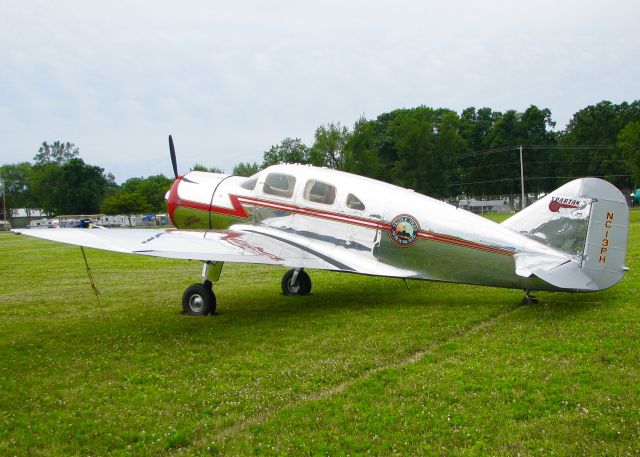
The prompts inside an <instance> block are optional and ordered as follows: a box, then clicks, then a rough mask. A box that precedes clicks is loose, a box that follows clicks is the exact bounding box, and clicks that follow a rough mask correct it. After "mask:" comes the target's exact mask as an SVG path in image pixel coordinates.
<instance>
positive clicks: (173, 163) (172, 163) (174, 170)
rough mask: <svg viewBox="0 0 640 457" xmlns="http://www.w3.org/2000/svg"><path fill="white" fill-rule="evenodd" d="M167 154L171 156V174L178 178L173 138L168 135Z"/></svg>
mask: <svg viewBox="0 0 640 457" xmlns="http://www.w3.org/2000/svg"><path fill="white" fill-rule="evenodd" d="M169 154H170V155H171V165H173V174H174V175H175V177H176V179H177V178H178V161H177V160H176V148H175V147H174V146H173V138H172V137H171V135H169Z"/></svg>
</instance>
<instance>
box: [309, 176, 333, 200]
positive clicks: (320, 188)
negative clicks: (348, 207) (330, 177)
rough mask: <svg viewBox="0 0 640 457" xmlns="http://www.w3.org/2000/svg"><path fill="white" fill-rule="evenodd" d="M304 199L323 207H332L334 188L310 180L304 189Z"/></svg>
mask: <svg viewBox="0 0 640 457" xmlns="http://www.w3.org/2000/svg"><path fill="white" fill-rule="evenodd" d="M304 199H305V200H308V201H310V202H314V203H322V204H323V205H333V202H334V201H335V200H336V188H335V187H334V186H332V185H331V184H327V183H325V182H322V181H316V180H314V179H311V180H309V181H308V182H307V185H306V186H305V187H304Z"/></svg>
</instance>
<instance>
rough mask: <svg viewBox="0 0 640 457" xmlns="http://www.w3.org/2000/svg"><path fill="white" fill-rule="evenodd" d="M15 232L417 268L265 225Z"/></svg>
mask: <svg viewBox="0 0 640 457" xmlns="http://www.w3.org/2000/svg"><path fill="white" fill-rule="evenodd" d="M13 231H14V232H15V233H19V234H23V235H27V236H32V237H36V238H42V239H45V240H50V241H56V242H60V243H67V244H73V245H77V246H85V247H89V248H95V249H102V250H106V251H114V252H120V253H125V254H140V255H147V256H154V257H166V258H171V259H184V260H200V261H213V262H238V263H257V264H267V265H281V266H287V267H293V268H309V269H320V270H334V271H346V272H353V273H362V274H372V275H373V274H375V275H385V276H397V277H413V276H415V275H416V273H415V272H413V271H409V270H405V269H400V268H395V267H393V266H390V265H383V264H381V263H378V262H377V259H376V258H375V256H374V255H373V253H364V255H363V253H358V254H356V253H353V252H350V251H349V250H346V249H340V248H337V247H336V246H335V245H332V244H329V243H325V244H326V246H325V245H319V244H318V243H315V244H310V243H308V242H307V241H306V240H305V239H304V238H303V237H298V236H295V235H292V234H287V233H283V232H281V231H277V230H270V229H268V228H265V227H255V226H250V225H246V226H240V227H239V228H238V229H236V230H178V229H155V230H154V229H148V230H147V229H79V228H60V229H24V230H13Z"/></svg>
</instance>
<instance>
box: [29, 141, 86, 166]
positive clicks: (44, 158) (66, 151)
mask: <svg viewBox="0 0 640 457" xmlns="http://www.w3.org/2000/svg"><path fill="white" fill-rule="evenodd" d="M79 155H80V150H79V149H78V148H77V147H76V145H75V144H73V143H69V142H68V141H67V142H66V143H63V142H61V141H54V142H53V144H48V143H47V142H46V141H44V142H43V143H42V146H40V149H38V153H37V154H36V155H35V157H34V158H33V160H34V161H35V162H36V163H37V164H45V163H57V164H58V165H63V164H65V163H67V162H68V161H69V160H71V159H73V158H76V157H78V156H79Z"/></svg>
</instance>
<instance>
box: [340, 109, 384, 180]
mask: <svg viewBox="0 0 640 457" xmlns="http://www.w3.org/2000/svg"><path fill="white" fill-rule="evenodd" d="M376 127H377V123H376V121H374V120H372V121H369V120H367V119H365V118H364V117H361V118H360V119H358V120H357V121H356V123H355V124H354V126H353V131H352V133H351V135H350V136H349V140H348V141H347V144H346V145H345V150H346V151H347V153H346V154H348V156H350V157H351V160H350V161H347V166H346V170H345V171H349V172H352V173H356V174H359V175H362V176H368V177H370V178H379V177H380V176H381V170H382V164H381V163H380V156H379V155H378V135H377V129H376Z"/></svg>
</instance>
